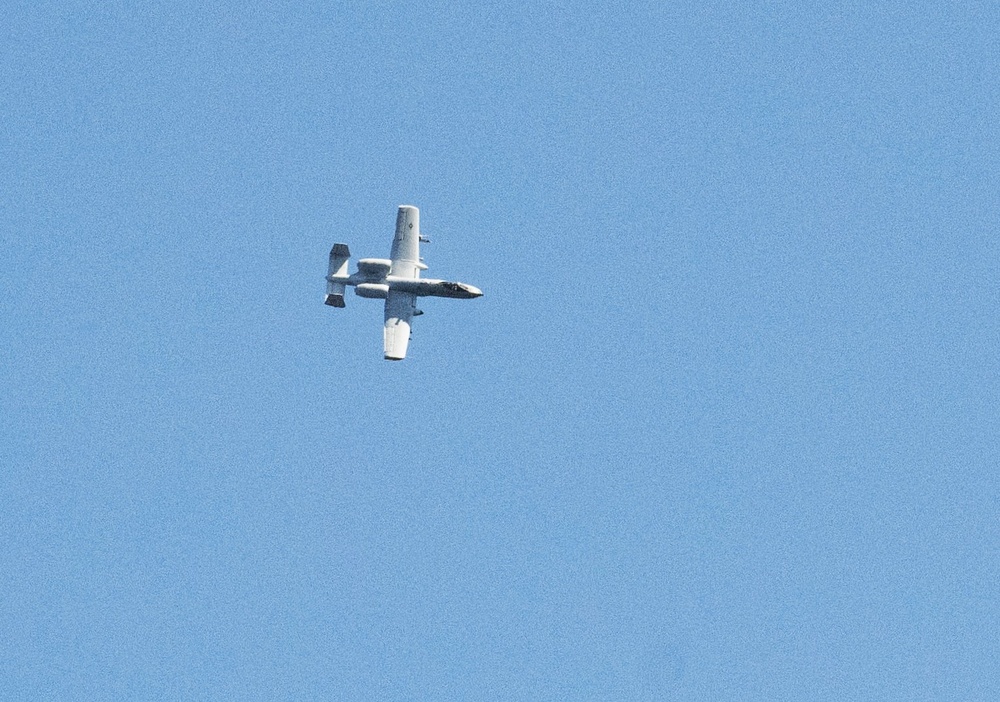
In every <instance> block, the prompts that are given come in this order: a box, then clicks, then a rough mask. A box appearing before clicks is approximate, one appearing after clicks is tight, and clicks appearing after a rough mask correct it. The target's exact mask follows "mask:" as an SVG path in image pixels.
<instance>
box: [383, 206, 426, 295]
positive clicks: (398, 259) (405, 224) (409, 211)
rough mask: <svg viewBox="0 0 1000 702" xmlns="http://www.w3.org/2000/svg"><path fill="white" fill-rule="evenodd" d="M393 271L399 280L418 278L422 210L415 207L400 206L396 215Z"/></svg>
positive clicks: (393, 240) (393, 241)
mask: <svg viewBox="0 0 1000 702" xmlns="http://www.w3.org/2000/svg"><path fill="white" fill-rule="evenodd" d="M389 258H391V259H392V271H391V272H390V275H394V276H397V277H399V278H416V277H418V276H419V275H420V273H419V270H420V269H421V268H426V266H423V264H421V263H420V210H418V209H417V208H416V207H414V206H413V205H400V206H399V211H398V212H397V213H396V235H395V236H394V237H393V239H392V253H391V254H390V255H389Z"/></svg>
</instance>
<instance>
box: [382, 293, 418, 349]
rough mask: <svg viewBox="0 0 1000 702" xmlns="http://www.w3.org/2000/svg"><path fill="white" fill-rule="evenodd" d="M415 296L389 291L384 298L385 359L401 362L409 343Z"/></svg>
mask: <svg viewBox="0 0 1000 702" xmlns="http://www.w3.org/2000/svg"><path fill="white" fill-rule="evenodd" d="M416 302H417V296H416V295H414V294H413V293H406V292H400V291H398V290H389V294H388V295H387V296H386V298H385V329H384V330H383V335H384V337H383V338H384V341H385V358H386V360H389V361H402V360H403V359H404V358H406V347H407V345H409V343H410V320H412V319H413V312H414V310H415V309H416Z"/></svg>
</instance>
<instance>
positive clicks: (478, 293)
mask: <svg viewBox="0 0 1000 702" xmlns="http://www.w3.org/2000/svg"><path fill="white" fill-rule="evenodd" d="M465 287H466V288H467V289H468V292H469V294H470V295H472V296H473V297H482V296H483V291H482V290H480V289H479V288H477V287H476V286H475V285H466V286H465Z"/></svg>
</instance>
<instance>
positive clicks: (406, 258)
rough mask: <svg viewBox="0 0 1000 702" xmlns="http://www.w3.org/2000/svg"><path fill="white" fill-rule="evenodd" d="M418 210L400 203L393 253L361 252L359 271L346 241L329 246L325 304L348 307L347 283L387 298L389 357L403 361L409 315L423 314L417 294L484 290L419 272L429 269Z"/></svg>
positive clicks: (465, 294)
mask: <svg viewBox="0 0 1000 702" xmlns="http://www.w3.org/2000/svg"><path fill="white" fill-rule="evenodd" d="M422 241H423V242H427V241H429V239H426V238H424V237H422V236H420V210H418V209H417V208H416V207H413V206H412V205H400V206H399V212H398V213H397V214H396V236H395V238H394V239H393V240H392V252H391V253H390V255H389V258H362V259H360V260H359V261H358V272H357V273H355V274H353V275H348V272H347V270H348V261H349V260H350V258H351V251H350V249H348V248H347V244H334V245H333V249H332V250H331V251H330V271H329V273H328V274H327V276H326V300H325V302H326V304H328V305H330V306H331V307H344V290H345V286H347V285H353V286H354V292H355V293H356V294H357V295H358V297H369V298H375V299H378V300H385V329H384V330H383V339H384V343H385V358H386V360H389V361H402V360H403V359H404V358H406V347H407V345H408V344H409V341H410V320H412V319H413V318H414V317H416V316H418V315H421V314H423V312H422V311H420V310H418V309H417V307H416V302H417V298H418V297H425V296H433V297H456V298H459V299H463V300H468V299H471V298H474V297H481V296H482V294H483V291H482V290H480V289H479V288H476V287H473V286H472V285H466V284H465V283H452V282H449V281H447V280H435V279H433V278H421V277H420V271H424V270H427V266H426V265H425V264H424V261H423V259H422V258H420V242H422Z"/></svg>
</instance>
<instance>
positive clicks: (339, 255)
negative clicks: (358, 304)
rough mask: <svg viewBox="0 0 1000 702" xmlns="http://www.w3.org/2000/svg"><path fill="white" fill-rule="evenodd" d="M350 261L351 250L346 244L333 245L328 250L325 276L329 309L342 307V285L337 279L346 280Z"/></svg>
mask: <svg viewBox="0 0 1000 702" xmlns="http://www.w3.org/2000/svg"><path fill="white" fill-rule="evenodd" d="M350 260H351V250H350V249H348V248H347V244H334V245H333V248H332V249H330V271H329V272H328V273H327V276H326V299H325V300H324V301H323V302H325V303H326V304H327V305H330V306H331V307H344V306H345V305H344V284H343V283H341V282H339V281H338V279H339V278H347V277H348V274H347V267H348V263H349V261H350Z"/></svg>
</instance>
